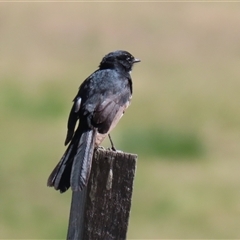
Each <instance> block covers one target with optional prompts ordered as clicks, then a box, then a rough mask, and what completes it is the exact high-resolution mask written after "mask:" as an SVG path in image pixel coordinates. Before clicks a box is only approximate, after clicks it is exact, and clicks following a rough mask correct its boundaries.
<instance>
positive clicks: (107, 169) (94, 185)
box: [67, 148, 137, 240]
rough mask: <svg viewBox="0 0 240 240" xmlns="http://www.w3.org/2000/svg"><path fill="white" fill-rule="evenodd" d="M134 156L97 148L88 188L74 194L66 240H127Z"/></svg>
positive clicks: (135, 159) (134, 167)
mask: <svg viewBox="0 0 240 240" xmlns="http://www.w3.org/2000/svg"><path fill="white" fill-rule="evenodd" d="M136 161H137V155H135V154H127V153H123V152H115V151H108V150H103V149H101V148H98V149H97V150H96V151H95V153H94V157H93V163H92V170H91V174H90V178H89V182H88V186H87V188H85V189H84V190H83V191H81V192H73V194H72V204H71V211H70V217H69V227H68V235H67V239H71V240H82V239H84V240H92V239H94V240H98V239H99V240H100V239H108V240H111V239H112V240H113V239H114V240H115V239H119V240H120V239H121V240H122V239H126V235H127V228H128V220H129V214H130V208H131V198H132V191H133V180H134V175H135V169H136Z"/></svg>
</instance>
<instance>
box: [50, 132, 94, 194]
mask: <svg viewBox="0 0 240 240" xmlns="http://www.w3.org/2000/svg"><path fill="white" fill-rule="evenodd" d="M95 138H96V130H91V129H89V130H87V131H84V132H80V130H79V129H78V130H77V131H76V133H75V135H74V137H73V139H72V141H71V143H70V144H69V146H68V148H67V150H66V151H65V153H64V155H63V156H62V158H61V160H60V161H59V163H58V164H57V166H56V167H55V168H54V169H53V171H52V173H51V174H50V176H49V178H48V182H47V185H48V186H49V187H54V188H55V189H56V190H60V192H61V193H63V192H65V191H66V190H67V189H68V188H69V187H70V186H71V188H72V190H73V191H78V190H79V191H80V190H82V189H83V188H84V187H85V186H86V185H87V182H88V178H89V175H90V171H91V166H92V156H93V151H94V142H95Z"/></svg>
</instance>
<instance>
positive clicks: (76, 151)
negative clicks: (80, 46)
mask: <svg viewBox="0 0 240 240" xmlns="http://www.w3.org/2000/svg"><path fill="white" fill-rule="evenodd" d="M137 62H140V60H139V59H136V58H134V57H133V56H132V55H131V54H130V53H129V52H127V51H115V52H111V53H109V54H107V55H106V56H105V57H104V58H103V59H102V61H101V63H100V65H99V69H98V70H96V71H95V72H94V73H93V74H91V75H90V76H89V77H88V78H87V79H86V80H85V81H84V82H83V83H82V84H81V86H80V87H79V91H78V93H77V96H76V97H75V98H74V100H73V106H72V109H71V111H70V114H69V118H68V124H67V128H68V131H67V137H66V140H65V145H67V144H68V143H69V142H70V144H69V146H68V148H67V149H66V151H65V153H64V155H63V156H62V158H61V160H60V162H59V163H58V164H57V166H56V167H55V168H54V169H53V171H52V173H51V174H50V176H49V178H48V182H47V185H48V186H50V187H54V188H55V189H56V190H60V192H65V191H66V190H67V189H68V188H69V187H70V186H71V188H72V190H73V191H81V190H82V189H83V188H84V187H85V186H86V185H87V182H88V178H89V175H90V171H91V165H92V156H93V151H94V147H97V146H99V145H100V144H101V142H102V141H103V139H104V138H105V137H106V136H107V134H109V132H110V131H111V130H112V129H113V128H114V127H115V126H116V124H117V123H118V121H119V120H120V118H121V117H122V115H123V114H124V111H125V109H126V108H127V107H128V105H129V103H130V100H131V97H132V79H131V76H130V73H131V70H132V67H133V64H134V63H137ZM77 121H78V126H77V128H76V130H75V126H76V123H77Z"/></svg>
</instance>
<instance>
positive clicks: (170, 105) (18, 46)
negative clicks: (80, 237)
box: [0, 2, 240, 239]
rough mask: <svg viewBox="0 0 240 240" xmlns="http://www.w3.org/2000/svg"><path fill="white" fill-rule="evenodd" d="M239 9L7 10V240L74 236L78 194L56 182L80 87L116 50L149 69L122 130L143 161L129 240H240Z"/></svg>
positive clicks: (126, 147)
mask: <svg viewBox="0 0 240 240" xmlns="http://www.w3.org/2000/svg"><path fill="white" fill-rule="evenodd" d="M239 7H240V5H239V4H238V3H187V2H185V3H147V2H146V3H134V2H132V3H120V2H115V3H109V2H108V3H96V2H95V3H90V2H89V3H86V2H85V3H80V2H79V3H39V2H38V3H1V4H0V46H1V48H0V49H1V51H0V52H1V54H0V66H1V67H0V100H1V101H0V118H1V124H0V132H1V134H0V146H1V151H0V238H23V239H27V238H34V239H43V238H45V239H60V238H62V239H63V238H65V237H66V232H67V225H68V217H69V207H70V201H71V192H70V191H68V192H67V193H65V194H59V193H58V192H56V191H54V189H52V188H48V187H47V186H46V181H47V178H48V176H49V174H50V172H51V171H52V169H53V167H54V166H55V165H56V164H57V162H58V161H59V159H60V158H61V156H62V154H63V152H64V150H65V147H64V145H63V142H64V139H65V134H66V122H67V118H68V113H69V111H70V108H71V105H72V103H71V101H72V99H73V98H74V96H75V94H76V93H77V90H78V87H79V85H80V84H81V82H82V81H83V80H84V79H85V78H86V77H87V76H89V74H91V73H92V72H93V71H94V70H96V69H97V67H98V64H99V63H100V61H101V59H102V57H103V56H104V55H105V54H107V53H108V52H111V51H113V50H117V49H124V50H127V51H129V52H131V53H132V54H133V55H134V56H135V57H137V58H140V59H141V60H142V62H141V63H139V64H137V65H136V66H135V68H134V70H133V72H132V78H133V81H134V85H133V87H134V89H133V94H134V95H133V100H132V104H131V106H130V108H129V109H128V110H127V112H126V114H125V115H124V117H123V118H122V120H121V121H120V123H119V125H118V127H117V128H116V129H115V130H114V131H113V132H112V138H113V139H114V142H115V144H116V146H117V148H118V149H121V150H123V151H126V152H131V153H137V154H138V165H137V172H136V178H135V182H134V193H133V202H132V210H131V216H130V225H129V231H128V238H129V239H154V238H155V239H156V238H158V239H163V238H165V239H166V238H240V228H239V223H240V174H239V170H240V159H239V158H240V147H239V142H240V134H239V131H240V80H239V77H240V68H239V65H240V45H239V43H240V31H239V27H240V12H239V11H240V9H239ZM104 146H106V147H107V146H110V144H109V141H108V140H105V143H104Z"/></svg>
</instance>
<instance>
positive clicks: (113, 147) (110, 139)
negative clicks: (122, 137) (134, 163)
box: [108, 134, 117, 151]
mask: <svg viewBox="0 0 240 240" xmlns="http://www.w3.org/2000/svg"><path fill="white" fill-rule="evenodd" d="M108 138H109V141H110V143H111V146H112V147H111V149H112V150H113V151H117V149H116V148H115V146H114V144H113V141H112V138H111V136H110V134H108Z"/></svg>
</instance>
